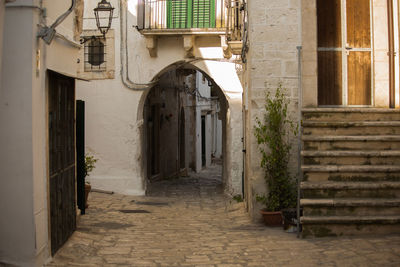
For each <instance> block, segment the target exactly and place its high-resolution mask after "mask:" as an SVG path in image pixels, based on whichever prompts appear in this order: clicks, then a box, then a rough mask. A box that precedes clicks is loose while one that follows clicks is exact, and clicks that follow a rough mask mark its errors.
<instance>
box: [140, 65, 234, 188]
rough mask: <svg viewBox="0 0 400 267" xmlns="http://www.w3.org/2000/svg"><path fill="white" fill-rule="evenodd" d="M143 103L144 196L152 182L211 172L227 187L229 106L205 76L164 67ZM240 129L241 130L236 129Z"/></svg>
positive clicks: (189, 70) (222, 94)
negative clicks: (225, 169) (206, 171)
mask: <svg viewBox="0 0 400 267" xmlns="http://www.w3.org/2000/svg"><path fill="white" fill-rule="evenodd" d="M157 80H158V83H157V84H156V85H155V86H154V87H153V88H151V89H150V90H148V92H146V93H145V95H144V100H143V128H142V144H143V146H142V152H144V153H142V155H143V158H142V159H143V165H144V166H145V168H144V170H145V174H144V177H145V184H146V189H147V190H146V192H147V193H148V192H149V191H151V184H152V182H154V181H158V180H165V179H168V178H173V177H187V176H189V175H191V174H192V173H200V172H202V171H204V170H205V169H212V170H213V173H214V174H215V173H216V172H217V173H218V174H217V175H215V176H213V177H214V178H215V177H218V178H219V179H220V181H219V182H220V183H221V185H222V186H224V185H225V184H226V180H227V179H228V178H227V175H225V172H224V167H225V166H226V156H225V154H226V148H227V142H226V140H227V139H228V138H226V132H227V127H226V126H227V119H228V113H229V112H228V109H229V104H228V103H229V102H228V100H227V98H226V96H225V94H224V92H223V91H222V90H221V88H220V87H219V86H218V85H217V84H216V83H215V81H214V80H213V79H212V78H210V77H209V76H208V75H207V74H206V73H205V72H203V71H200V70H199V69H196V68H188V67H187V66H184V65H181V67H179V68H176V67H175V68H167V69H166V70H165V71H163V72H162V73H161V74H160V75H159V77H158V78H157ZM238 127H241V126H238Z"/></svg>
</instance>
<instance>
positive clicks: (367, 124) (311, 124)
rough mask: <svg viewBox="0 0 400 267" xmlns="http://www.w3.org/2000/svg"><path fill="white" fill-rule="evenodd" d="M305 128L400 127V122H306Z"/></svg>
mask: <svg viewBox="0 0 400 267" xmlns="http://www.w3.org/2000/svg"><path fill="white" fill-rule="evenodd" d="M302 126H303V128H305V127H340V128H349V127H387V126H391V127H399V126H400V121H345V122H344V121H304V122H303V123H302Z"/></svg>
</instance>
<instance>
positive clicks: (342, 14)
mask: <svg viewBox="0 0 400 267" xmlns="http://www.w3.org/2000/svg"><path fill="white" fill-rule="evenodd" d="M317 17H318V105H322V106H341V105H344V106H347V105H352V106H354V105H359V106H366V105H371V104H372V103H371V91H372V79H371V58H372V49H371V48H372V47H371V16H370V0H317Z"/></svg>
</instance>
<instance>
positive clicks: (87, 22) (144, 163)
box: [77, 0, 243, 195]
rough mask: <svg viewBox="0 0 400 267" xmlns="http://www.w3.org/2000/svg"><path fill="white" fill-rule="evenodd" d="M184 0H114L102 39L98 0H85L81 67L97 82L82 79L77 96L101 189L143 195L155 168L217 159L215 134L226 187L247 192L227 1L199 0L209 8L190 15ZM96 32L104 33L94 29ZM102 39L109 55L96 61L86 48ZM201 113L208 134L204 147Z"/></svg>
mask: <svg viewBox="0 0 400 267" xmlns="http://www.w3.org/2000/svg"><path fill="white" fill-rule="evenodd" d="M178 2H179V3H180V4H182V5H186V1H175V2H170V1H137V0H130V1H116V0H113V1H110V3H111V4H112V6H113V7H115V10H114V14H113V20H112V26H111V29H110V30H109V31H108V33H107V34H106V36H105V38H103V37H101V36H99V33H98V32H97V33H96V25H95V20H94V15H93V12H92V10H93V8H94V7H95V5H96V4H97V1H86V2H85V14H84V20H83V28H84V30H83V34H82V36H83V39H85V40H87V42H86V43H85V47H83V49H82V50H81V52H80V53H81V54H80V63H79V70H78V73H79V77H81V78H83V79H87V80H90V82H84V81H82V82H78V83H77V88H78V89H77V98H79V99H82V100H84V101H85V105H86V151H87V153H90V154H92V155H94V156H95V157H96V158H98V159H99V161H98V162H97V166H96V169H95V170H94V172H93V174H91V176H90V181H91V183H92V185H93V186H94V187H95V188H99V189H103V190H110V191H114V192H118V193H124V194H134V195H143V194H145V190H146V186H147V183H148V181H149V179H152V177H153V178H160V177H164V178H165V177H169V176H172V175H177V174H179V173H181V169H187V170H189V169H192V170H195V171H200V170H201V168H202V167H203V165H206V166H207V165H209V164H210V163H211V154H212V153H211V152H212V150H213V142H212V140H211V139H213V136H215V138H214V139H213V140H214V141H215V145H214V146H215V149H214V150H215V151H216V152H217V154H215V155H218V157H221V156H222V165H223V182H224V184H225V190H226V192H228V193H229V194H232V195H236V194H241V192H242V172H243V160H242V152H241V151H242V146H243V145H242V142H241V138H242V131H243V130H242V126H241V125H242V102H241V97H242V91H243V90H242V86H241V83H240V80H239V78H238V74H237V64H236V57H235V56H234V57H231V55H229V58H227V57H226V55H225V56H224V53H227V47H226V23H227V22H226V21H227V18H228V16H227V12H226V8H225V6H224V5H223V1H204V3H202V2H201V1H199V3H197V2H196V3H195V4H194V5H195V6H194V7H193V8H194V9H196V8H198V7H197V6H196V5H197V4H198V5H205V6H202V7H201V8H204V10H205V11H204V12H203V11H202V12H203V13H204V14H203V13H202V14H200V13H199V14H197V16H192V15H193V14H194V13H191V14H192V15H190V16H189V13H190V12H189V13H186V11H187V10H188V9H187V8H189V7H188V6H185V8H181V7H180V6H174V5H175V4H177V3H178ZM200 2H201V3H200ZM206 2H207V4H206ZM179 3H178V4H179ZM178 4H177V5H178ZM180 4H179V5H180ZM190 8H192V7H190ZM179 10H186V11H184V13H180V12H181V11H179ZM196 10H197V9H196ZM196 12H197V11H196ZM210 14H211V15H210ZM96 34H97V35H98V36H97V37H100V38H101V40H100V39H95V38H93V35H96ZM98 40H100V41H101V42H102V44H101V45H100V48H99V49H100V50H101V51H102V53H103V55H104V56H103V58H101V59H99V61H101V63H100V64H99V63H98V62H96V61H93V62H90V61H91V56H90V55H89V54H90V53H95V51H96V50H94V49H92V47H93V46H95V45H96V44H98ZM90 49H92V50H93V51H92V52H91V51H90ZM92 63H94V64H92ZM203 77H204V78H203ZM203 81H204V82H203ZM204 84H206V85H207V86H204ZM207 88H208V89H207ZM209 88H212V90H210V89H209ZM164 89H165V90H164ZM193 94H197V96H196V97H195V98H193V97H192V96H193ZM202 94H205V95H202ZM208 94H209V95H210V97H207V96H206V95H208ZM185 95H188V97H189V98H188V97H186V96H185ZM178 96H179V97H178ZM206 102H207V103H208V104H206ZM205 104H206V105H208V106H209V107H208V108H207V107H202V106H204V105H205ZM181 107H184V109H183V113H182V112H181ZM217 113H218V114H217ZM149 114H150V115H149ZM216 116H218V117H219V118H217V117H216ZM154 117H157V119H155V118H154ZM183 118H184V119H185V121H186V123H185V124H184V127H185V130H183V132H182V134H181V135H182V136H181V135H180V134H178V132H179V131H178V130H179V128H180V127H183V126H182V125H183V124H182V123H181V122H182V121H183ZM189 119H190V120H189ZM202 119H203V120H204V127H203V128H204V129H205V130H204V136H206V135H207V136H208V137H209V138H206V139H209V140H210V141H205V142H204V143H207V145H206V144H205V147H204V149H203V148H202V138H201V136H202V131H201V129H202V125H201V124H202ZM214 124H215V125H216V126H215V134H213V133H212V129H213V125H214ZM168 125H170V126H168ZM152 127H153V128H152ZM168 127H170V128H168ZM167 128H168V130H167ZM163 133H164V134H163ZM218 133H219V136H220V137H219V138H217V135H218ZM167 136H169V137H167ZM180 136H181V137H180ZM183 137H185V138H183ZM180 148H182V149H180ZM184 148H185V149H184ZM202 149H203V152H204V153H202ZM202 154H203V155H204V160H205V161H204V164H203V162H202Z"/></svg>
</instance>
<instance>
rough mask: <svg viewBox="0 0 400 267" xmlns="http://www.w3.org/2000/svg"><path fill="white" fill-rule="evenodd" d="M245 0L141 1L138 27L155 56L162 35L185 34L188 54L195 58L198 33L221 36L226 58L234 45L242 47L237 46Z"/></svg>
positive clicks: (200, 34)
mask: <svg viewBox="0 0 400 267" xmlns="http://www.w3.org/2000/svg"><path fill="white" fill-rule="evenodd" d="M242 2H243V0H228V1H227V0H139V2H138V25H137V28H138V30H139V31H140V33H141V34H143V35H144V36H145V37H146V46H147V48H148V49H149V52H150V55H151V56H156V55H157V53H156V49H157V38H158V37H160V36H182V37H183V38H184V42H183V43H184V48H185V50H186V55H187V57H191V50H192V48H193V45H194V37H195V36H220V37H221V46H222V47H223V49H224V54H225V57H230V56H231V54H232V52H231V51H230V46H231V45H230V44H232V45H233V46H236V48H235V51H238V50H241V48H240V49H238V48H237V46H238V45H239V46H240V44H241V30H242V28H241V27H242V24H241V23H242V20H241V14H242V12H241V7H242V6H243V5H242ZM227 41H228V42H229V45H228V44H227ZM234 54H235V52H234Z"/></svg>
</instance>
